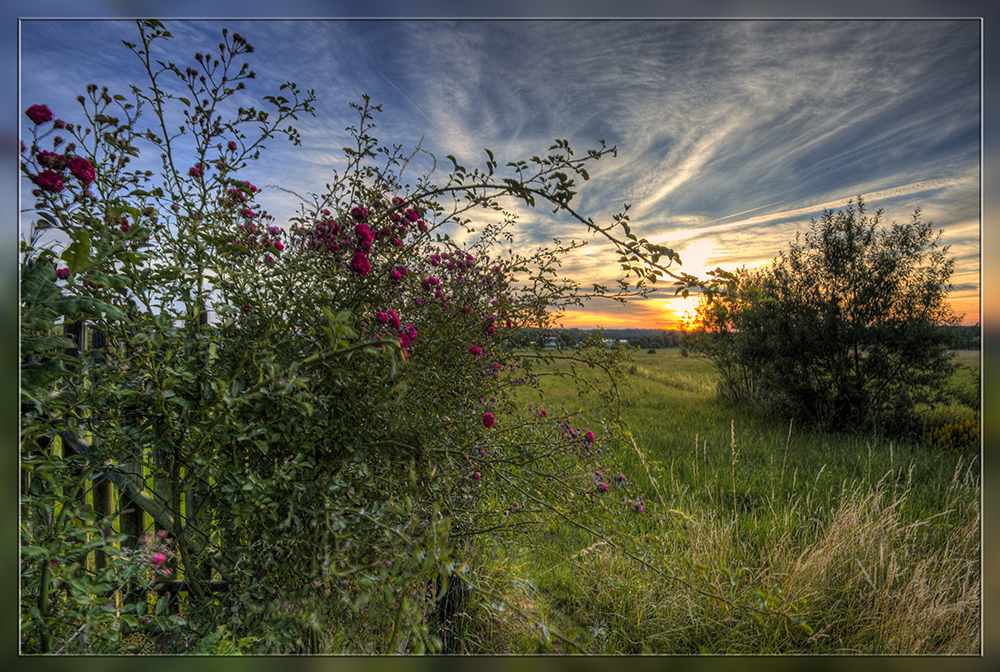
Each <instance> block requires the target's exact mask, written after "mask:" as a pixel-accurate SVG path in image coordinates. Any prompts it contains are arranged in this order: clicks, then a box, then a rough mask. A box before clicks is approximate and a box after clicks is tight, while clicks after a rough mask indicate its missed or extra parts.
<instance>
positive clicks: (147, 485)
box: [21, 316, 233, 610]
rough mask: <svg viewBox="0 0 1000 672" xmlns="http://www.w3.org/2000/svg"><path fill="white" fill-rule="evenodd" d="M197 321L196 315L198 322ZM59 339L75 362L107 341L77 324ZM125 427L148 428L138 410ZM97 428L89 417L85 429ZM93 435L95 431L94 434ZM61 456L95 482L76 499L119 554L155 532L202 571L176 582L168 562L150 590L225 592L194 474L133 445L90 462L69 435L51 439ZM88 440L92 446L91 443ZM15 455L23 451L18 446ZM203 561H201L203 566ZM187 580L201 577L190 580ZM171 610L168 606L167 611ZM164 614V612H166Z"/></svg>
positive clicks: (25, 485)
mask: <svg viewBox="0 0 1000 672" xmlns="http://www.w3.org/2000/svg"><path fill="white" fill-rule="evenodd" d="M203 317H204V316H203ZM63 335H64V336H65V337H66V338H68V339H70V340H73V341H74V342H75V343H76V347H75V348H71V349H67V350H64V353H65V354H67V355H69V356H71V357H75V358H79V357H80V355H81V350H90V351H91V354H93V355H95V357H96V358H97V359H98V361H100V354H99V353H100V352H101V351H103V350H104V349H105V348H107V345H108V343H107V339H106V337H105V335H104V334H102V333H101V332H100V331H98V330H97V329H94V328H92V327H90V326H89V325H87V324H86V323H85V322H84V321H78V322H71V323H66V324H64V325H63ZM68 368H70V369H71V370H72V369H73V368H74V367H72V366H70V367H68ZM32 410H34V405H33V404H31V403H28V404H24V403H22V405H21V415H22V417H23V416H25V415H26V414H27V413H29V412H30V411H32ZM125 421H126V422H133V423H137V424H141V423H142V422H145V421H150V422H154V423H155V419H154V418H144V417H142V416H141V414H140V413H139V411H138V410H135V411H133V412H132V413H131V414H129V413H126V414H125ZM97 422H100V419H99V418H91V419H90V424H91V426H92V427H93V426H94V425H95V423H97ZM98 434H99V433H98ZM59 439H60V441H61V443H62V447H61V450H62V456H63V457H64V458H67V457H70V456H72V455H80V456H83V457H84V458H86V459H87V461H88V462H89V466H90V467H91V468H93V469H94V471H95V472H96V473H97V476H96V477H95V478H93V479H92V480H91V481H90V487H89V488H87V489H85V490H84V491H83V493H82V494H81V495H80V499H81V501H82V502H83V503H84V504H85V505H89V506H91V507H93V510H94V512H95V514H97V516H98V518H99V520H102V521H109V520H110V521H111V522H110V523H105V528H104V529H103V530H102V532H103V533H104V534H105V535H108V536H110V535H112V534H116V533H117V534H120V535H124V536H125V540H124V541H123V542H122V548H123V549H128V550H134V549H136V548H138V547H139V545H140V540H141V539H142V538H143V537H144V536H149V537H150V538H152V537H153V536H154V535H155V534H156V532H158V531H159V530H166V531H167V536H166V539H165V542H167V545H168V548H169V549H170V550H172V551H173V552H174V553H178V552H179V551H184V554H185V555H186V556H187V557H186V558H185V560H186V561H187V562H186V563H185V564H186V565H187V566H188V567H191V566H193V565H195V564H199V565H204V564H207V565H208V567H207V568H206V571H204V572H192V571H191V570H189V572H188V575H187V576H184V575H183V574H182V573H183V569H181V568H179V567H178V565H177V563H176V562H175V563H171V565H169V568H170V569H171V570H172V572H171V578H162V579H159V580H155V581H153V582H152V584H151V590H152V591H154V592H156V593H159V594H170V595H172V596H176V595H177V594H178V593H181V592H192V591H197V592H198V593H199V594H204V593H205V592H215V591H224V590H227V589H228V588H229V587H230V586H231V585H232V583H233V577H232V570H231V568H230V566H229V563H227V562H226V560H225V559H224V557H223V554H221V553H219V552H218V551H217V550H213V549H217V548H218V546H219V543H220V542H221V539H220V534H219V532H218V530H216V529H214V527H213V516H212V512H211V511H208V510H207V507H206V499H207V493H208V488H209V487H210V483H209V481H208V479H206V478H204V477H203V476H201V475H200V474H195V473H191V472H189V470H188V468H187V465H183V464H178V465H174V464H172V456H171V455H170V454H169V453H168V452H167V451H166V450H163V448H162V446H153V447H151V448H150V447H147V446H143V445H139V444H136V445H134V446H132V447H131V448H130V450H129V451H128V452H129V453H130V456H129V457H128V458H127V459H123V460H120V461H119V462H117V463H113V462H110V461H106V462H103V463H100V464H98V461H99V460H100V458H99V457H98V454H99V452H100V451H98V450H97V449H96V448H97V447H96V446H94V445H91V441H88V440H87V438H85V437H81V436H78V435H77V434H76V433H74V432H71V431H63V432H60V433H59ZM91 440H95V441H96V440H99V439H98V438H93V439H91ZM50 447H51V439H50V438H47V437H43V438H41V439H40V440H39V442H38V449H39V450H41V451H46V450H48V449H49V448H50ZM21 450H22V455H23V454H25V452H26V451H27V452H29V453H30V451H31V447H24V446H22V447H21ZM30 487H31V477H30V475H29V474H28V473H27V472H26V471H24V470H22V471H21V491H22V492H28V489H29V488H30ZM206 559H207V563H205V562H203V561H204V560H206ZM107 563H108V560H107V557H106V553H105V552H104V551H102V550H96V551H94V552H93V553H92V554H91V555H90V556H88V557H87V558H86V560H85V563H81V564H85V565H86V567H87V568H88V569H90V570H101V569H103V568H105V567H106V566H107ZM195 574H201V575H200V576H197V575H195ZM146 590H147V588H145V587H143V586H134V587H132V588H131V589H130V591H131V592H129V593H128V594H127V595H125V596H124V599H126V600H129V601H134V600H139V599H144V598H143V597H142V595H143V594H144V593H145V592H146ZM175 608H176V605H174V607H173V609H175ZM173 609H171V610H173Z"/></svg>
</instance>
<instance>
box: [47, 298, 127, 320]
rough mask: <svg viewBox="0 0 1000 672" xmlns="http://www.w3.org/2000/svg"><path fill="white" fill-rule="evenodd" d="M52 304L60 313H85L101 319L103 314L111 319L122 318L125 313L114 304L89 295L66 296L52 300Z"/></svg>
mask: <svg viewBox="0 0 1000 672" xmlns="http://www.w3.org/2000/svg"><path fill="white" fill-rule="evenodd" d="M51 306H52V308H53V310H55V311H57V312H58V313H59V314H60V315H75V314H77V313H85V314H87V315H90V316H91V317H93V318H95V319H101V317H102V314H103V315H107V317H108V319H109V320H120V319H122V318H123V317H124V314H123V313H122V312H121V311H120V310H118V309H117V308H115V307H114V306H110V305H108V304H106V303H104V302H103V301H99V300H97V299H93V298H90V297H89V296H64V297H62V298H59V299H56V300H54V301H52V302H51Z"/></svg>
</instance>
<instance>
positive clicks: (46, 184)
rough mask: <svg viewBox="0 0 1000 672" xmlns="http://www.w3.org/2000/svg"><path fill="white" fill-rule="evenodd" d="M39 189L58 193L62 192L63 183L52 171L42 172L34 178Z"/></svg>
mask: <svg viewBox="0 0 1000 672" xmlns="http://www.w3.org/2000/svg"><path fill="white" fill-rule="evenodd" d="M35 182H36V183H37V184H38V186H39V187H41V188H42V189H44V190H46V191H51V192H54V193H59V192H60V191H62V190H63V181H62V178H61V177H59V174H58V173H56V172H55V171H52V170H44V171H42V172H41V173H39V174H38V176H37V177H36V178H35Z"/></svg>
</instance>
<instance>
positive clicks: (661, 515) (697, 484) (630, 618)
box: [462, 349, 982, 654]
mask: <svg viewBox="0 0 1000 672" xmlns="http://www.w3.org/2000/svg"><path fill="white" fill-rule="evenodd" d="M956 358H957V359H958V360H959V364H960V366H959V368H958V370H957V371H956V373H955V376H954V377H953V380H952V381H951V383H950V385H951V386H952V387H953V388H954V389H955V390H956V397H957V398H964V399H965V403H959V402H956V403H955V404H953V405H952V406H951V407H947V408H944V409H937V410H936V411H934V412H933V413H928V414H926V416H925V417H926V418H927V423H928V425H927V427H926V428H923V432H922V433H923V435H924V436H925V438H924V439H923V440H915V441H899V440H891V439H888V438H885V437H879V436H869V435H864V434H829V433H819V432H814V431H809V430H806V429H800V428H798V427H796V426H795V425H794V424H790V423H787V422H781V421H778V420H776V419H774V418H770V417H764V416H762V415H761V414H759V413H756V412H754V411H753V410H752V409H746V408H743V407H740V406H737V405H734V404H732V403H730V402H727V401H726V400H724V399H721V398H719V397H718V395H717V394H716V387H715V384H716V383H715V373H714V369H713V368H712V366H711V364H710V363H709V362H708V361H707V360H705V359H702V358H696V357H682V356H681V355H680V354H679V351H678V350H676V349H665V350H659V351H657V352H656V353H655V354H651V353H642V352H637V353H635V354H634V355H633V358H632V363H631V364H630V365H628V372H629V378H630V384H629V385H628V386H627V387H626V388H625V389H624V390H623V391H622V392H623V397H624V399H625V402H624V403H623V404H622V407H621V409H620V413H621V418H622V420H623V421H624V422H625V424H626V426H627V428H628V430H629V432H630V437H629V436H626V437H625V438H624V439H623V440H620V441H617V442H614V443H613V444H612V445H608V446H606V448H605V453H604V454H603V457H604V458H605V459H606V461H607V470H608V471H609V473H611V472H612V471H613V472H614V473H617V472H618V471H619V470H620V471H622V472H623V473H628V474H629V475H630V476H629V478H630V486H631V488H632V490H631V491H632V492H640V493H643V500H644V511H643V513H641V514H636V515H630V514H628V513H623V512H626V511H628V509H627V508H625V507H622V506H621V499H622V497H621V496H620V495H618V494H617V493H616V492H615V491H612V492H610V493H607V495H606V496H605V497H604V498H592V501H593V506H592V511H593V513H592V515H589V516H588V515H584V516H580V517H576V518H569V517H567V518H565V519H564V520H563V522H561V523H558V524H554V525H549V526H547V527H545V528H539V529H535V530H533V531H532V532H530V533H528V534H522V535H519V536H512V537H495V538H493V539H489V538H488V537H481V538H480V540H479V542H478V546H477V547H476V549H475V558H474V560H473V562H472V565H473V566H474V571H472V572H470V573H469V576H470V577H474V578H470V583H471V584H472V593H471V595H472V599H471V601H470V603H469V605H468V607H467V609H466V610H465V612H464V613H463V614H462V617H463V618H464V621H465V622H464V624H463V628H462V629H463V631H464V634H463V637H462V650H463V652H465V653H493V654H505V653H537V652H551V653H559V652H567V653H572V652H576V653H580V652H586V653H609V654H612V653H613V654H629V653H664V654H698V653H712V654H978V653H979V652H980V649H981V635H980V632H981V631H980V619H981V609H982V605H981V591H980V586H981V553H980V549H981V536H980V533H981V532H980V531H981V525H980V500H981V477H980V458H979V448H978V440H977V441H975V443H969V442H968V441H967V438H968V434H969V433H970V431H971V430H969V429H968V428H970V427H971V428H972V429H974V431H975V434H976V435H978V422H977V419H976V417H975V416H976V411H975V410H974V409H973V408H972V406H976V407H978V405H977V404H975V403H973V402H972V400H974V399H978V387H977V386H978V380H979V359H978V352H976V353H956ZM568 366H570V363H569V362H568V361H563V362H555V363H553V364H552V365H550V366H549V367H548V368H547V370H546V372H547V373H550V374H551V373H557V372H558V371H559V370H560V369H562V370H565V369H566V368H567V367H568ZM588 375H594V376H597V375H598V373H597V372H590V371H588ZM540 385H541V387H542V389H543V390H544V391H545V393H546V404H547V405H549V406H550V407H558V406H559V405H562V406H564V407H565V409H566V410H568V411H573V412H580V413H581V417H583V418H587V417H588V414H589V413H590V411H591V410H592V409H593V408H596V407H597V405H598V400H597V398H596V396H594V395H591V394H582V395H580V394H578V393H577V390H576V388H575V387H574V386H572V385H570V384H569V383H568V382H567V381H566V380H565V379H563V378H560V377H559V376H557V375H556V376H553V375H547V376H542V378H541V382H540ZM532 396H533V393H532V392H530V391H529V392H526V393H522V398H521V399H519V403H533V402H535V401H536V400H535V399H532V398H531V397H532ZM574 426H577V424H576V423H575V422H574ZM942 428H945V429H943V430H942ZM956 428H958V429H962V428H965V429H964V431H965V432H966V434H965V435H963V436H959V433H958V431H957V429H956ZM935 430H936V431H937V434H934V431H935ZM942 437H943V438H942ZM963 442H964V443H963ZM616 497H617V500H618V501H615V499H616Z"/></svg>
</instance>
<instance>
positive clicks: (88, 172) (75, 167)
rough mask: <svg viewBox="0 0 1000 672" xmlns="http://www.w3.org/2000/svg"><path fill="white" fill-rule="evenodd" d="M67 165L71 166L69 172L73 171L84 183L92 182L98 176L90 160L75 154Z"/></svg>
mask: <svg viewBox="0 0 1000 672" xmlns="http://www.w3.org/2000/svg"><path fill="white" fill-rule="evenodd" d="M66 165H67V166H68V167H69V172H71V173H73V176H74V177H76V178H77V179H78V180H80V181H81V182H83V183H84V184H90V183H91V182H93V181H94V178H95V177H96V172H95V171H94V167H93V166H92V165H90V161H87V159H81V158H80V157H79V156H74V157H73V158H72V159H70V160H69V161H67V163H66Z"/></svg>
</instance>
